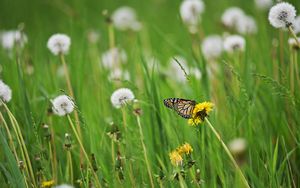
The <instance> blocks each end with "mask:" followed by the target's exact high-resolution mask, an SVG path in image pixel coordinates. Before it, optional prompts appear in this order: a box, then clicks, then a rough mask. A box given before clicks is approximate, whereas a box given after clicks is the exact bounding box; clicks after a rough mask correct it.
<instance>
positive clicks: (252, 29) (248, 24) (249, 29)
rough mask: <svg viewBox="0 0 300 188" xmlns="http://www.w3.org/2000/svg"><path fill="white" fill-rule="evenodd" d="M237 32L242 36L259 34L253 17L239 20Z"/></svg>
mask: <svg viewBox="0 0 300 188" xmlns="http://www.w3.org/2000/svg"><path fill="white" fill-rule="evenodd" d="M236 30H237V31H238V32H239V33H240V34H255V33H256V32H257V26H256V22H255V20H254V18H253V17H252V16H247V15H245V16H242V17H240V18H239V19H238V20H237V23H236Z"/></svg>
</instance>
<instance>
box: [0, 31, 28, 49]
mask: <svg viewBox="0 0 300 188" xmlns="http://www.w3.org/2000/svg"><path fill="white" fill-rule="evenodd" d="M27 41H28V39H27V36H26V35H25V34H24V33H21V32H20V31H18V30H16V31H4V32H2V33H1V44H2V47H3V48H4V49H7V50H11V49H13V48H14V46H15V45H16V44H18V45H19V46H20V47H21V48H22V47H24V45H25V44H26V43H27Z"/></svg>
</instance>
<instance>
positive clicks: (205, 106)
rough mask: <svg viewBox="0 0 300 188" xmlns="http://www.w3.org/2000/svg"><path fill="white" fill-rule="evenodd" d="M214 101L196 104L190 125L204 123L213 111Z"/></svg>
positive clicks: (189, 121)
mask: <svg viewBox="0 0 300 188" xmlns="http://www.w3.org/2000/svg"><path fill="white" fill-rule="evenodd" d="M213 106H214V105H213V103H211V102H202V103H198V104H196V106H195V108H194V110H193V114H192V118H191V119H189V120H188V124H190V125H198V124H200V123H202V122H203V121H204V119H205V117H206V116H208V114H209V112H211V111H212V108H213Z"/></svg>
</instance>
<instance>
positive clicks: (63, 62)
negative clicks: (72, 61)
mask: <svg viewBox="0 0 300 188" xmlns="http://www.w3.org/2000/svg"><path fill="white" fill-rule="evenodd" d="M60 61H61V63H62V64H63V67H64V72H65V79H66V82H67V87H68V91H69V94H70V96H71V97H72V98H73V99H74V92H73V89H72V85H71V79H70V74H69V71H68V67H67V64H66V60H65V56H64V54H62V53H61V54H60ZM74 116H75V122H76V129H77V131H78V136H79V138H80V140H81V138H82V136H81V130H80V121H79V116H78V112H77V110H75V112H74ZM82 158H83V154H82V151H81V150H80V166H82V165H83V159H82Z"/></svg>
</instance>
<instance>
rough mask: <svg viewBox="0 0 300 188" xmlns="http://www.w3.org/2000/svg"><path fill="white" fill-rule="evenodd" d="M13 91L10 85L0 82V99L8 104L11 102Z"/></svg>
mask: <svg viewBox="0 0 300 188" xmlns="http://www.w3.org/2000/svg"><path fill="white" fill-rule="evenodd" d="M11 96H12V91H11V89H10V87H9V86H8V85H6V84H5V83H4V82H3V81H2V80H0V98H1V100H2V101H3V102H5V103H7V102H9V101H10V100H11Z"/></svg>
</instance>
